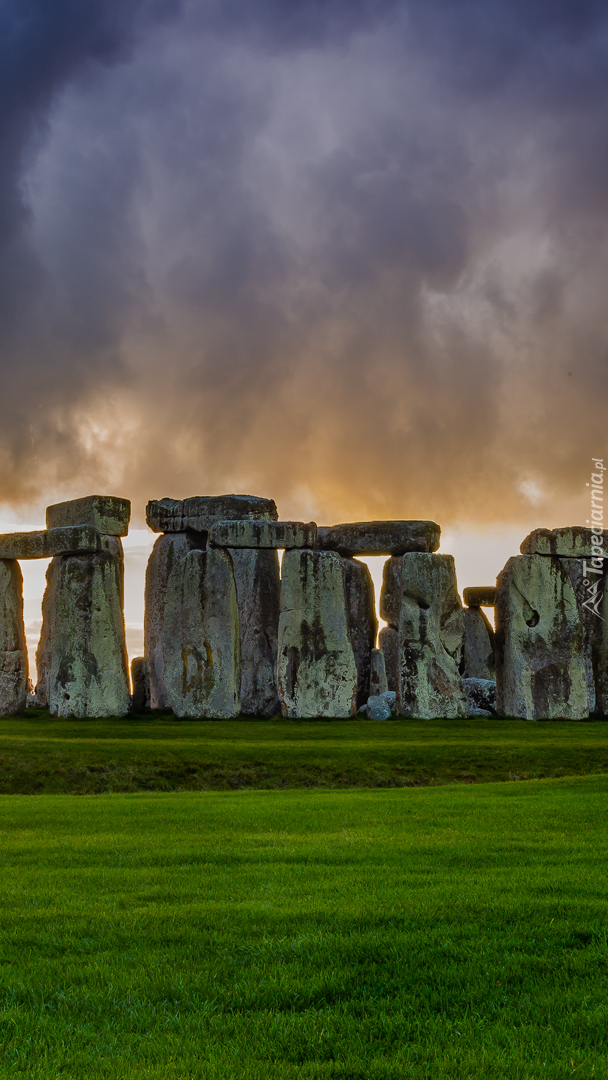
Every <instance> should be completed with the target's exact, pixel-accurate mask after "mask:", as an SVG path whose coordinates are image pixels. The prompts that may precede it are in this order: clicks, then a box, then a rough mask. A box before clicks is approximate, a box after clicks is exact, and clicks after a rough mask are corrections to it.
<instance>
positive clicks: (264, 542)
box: [209, 521, 317, 550]
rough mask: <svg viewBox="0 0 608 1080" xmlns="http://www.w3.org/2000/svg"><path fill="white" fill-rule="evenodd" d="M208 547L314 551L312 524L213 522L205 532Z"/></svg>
mask: <svg viewBox="0 0 608 1080" xmlns="http://www.w3.org/2000/svg"><path fill="white" fill-rule="evenodd" d="M209 544H210V546H211V547H225V548H262V549H263V548H284V549H286V550H289V549H290V548H314V547H316V546H317V526H316V525H315V523H314V521H308V522H304V521H216V522H215V523H214V524H212V525H211V527H210V529H209Z"/></svg>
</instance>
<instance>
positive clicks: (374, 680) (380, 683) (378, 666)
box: [369, 649, 388, 697]
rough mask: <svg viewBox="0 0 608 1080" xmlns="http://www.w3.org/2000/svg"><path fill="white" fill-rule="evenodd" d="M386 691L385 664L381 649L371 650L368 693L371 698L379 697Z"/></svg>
mask: <svg viewBox="0 0 608 1080" xmlns="http://www.w3.org/2000/svg"><path fill="white" fill-rule="evenodd" d="M387 691H388V683H387V681H386V664H385V662H384V653H383V652H382V649H372V651H371V655H370V672H369V692H370V696H371V697H379V696H380V695H381V694H386V692H387Z"/></svg>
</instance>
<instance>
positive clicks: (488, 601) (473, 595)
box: [462, 585, 496, 607]
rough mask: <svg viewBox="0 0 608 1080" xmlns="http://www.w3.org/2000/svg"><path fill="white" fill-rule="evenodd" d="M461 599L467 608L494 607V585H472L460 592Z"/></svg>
mask: <svg viewBox="0 0 608 1080" xmlns="http://www.w3.org/2000/svg"><path fill="white" fill-rule="evenodd" d="M462 599H463V600H464V602H465V604H466V606H467V607H494V605H495V603H496V586H495V585H472V586H471V587H470V588H469V589H463V590H462Z"/></svg>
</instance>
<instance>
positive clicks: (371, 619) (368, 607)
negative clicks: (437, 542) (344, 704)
mask: <svg viewBox="0 0 608 1080" xmlns="http://www.w3.org/2000/svg"><path fill="white" fill-rule="evenodd" d="M343 566H344V586H345V589H346V615H347V621H348V636H349V638H350V643H351V645H352V647H353V653H354V654H355V663H356V665H357V685H358V690H357V707H360V706H361V705H364V704H365V702H366V701H367V699H368V697H369V695H370V671H371V653H372V649H373V647H374V645H375V644H376V634H377V633H378V620H377V618H376V602H375V596H374V583H373V581H372V576H371V574H370V572H369V567H368V566H366V564H365V563H363V562H359V560H358V559H344V560H343ZM385 689H386V687H385Z"/></svg>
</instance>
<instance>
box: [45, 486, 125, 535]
mask: <svg viewBox="0 0 608 1080" xmlns="http://www.w3.org/2000/svg"><path fill="white" fill-rule="evenodd" d="M130 518H131V503H130V502H129V500H128V499H119V498H116V497H115V496H114V495H88V496H87V497H86V498H85V499H70V501H69V502H62V503H55V504H54V505H53V506H47V508H46V527H47V529H59V528H64V527H66V526H68V527H70V526H73V525H91V526H92V527H93V528H94V529H97V532H100V533H102V534H103V535H105V536H126V535H127V533H128V531H129V520H130Z"/></svg>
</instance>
